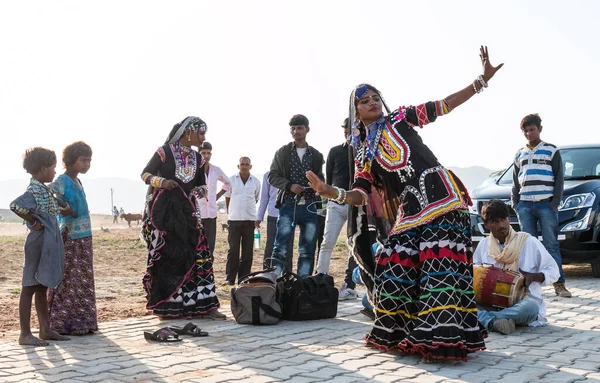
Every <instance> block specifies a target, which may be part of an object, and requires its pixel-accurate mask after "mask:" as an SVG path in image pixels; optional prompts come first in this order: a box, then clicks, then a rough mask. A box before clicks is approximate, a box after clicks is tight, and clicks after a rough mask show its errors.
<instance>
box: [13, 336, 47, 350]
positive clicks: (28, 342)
mask: <svg viewBox="0 0 600 383" xmlns="http://www.w3.org/2000/svg"><path fill="white" fill-rule="evenodd" d="M19 344H20V345H23V346H35V347H43V346H48V345H49V343H48V342H46V341H43V340H41V339H40V338H36V337H35V336H33V334H29V335H25V336H23V335H21V336H20V337H19Z"/></svg>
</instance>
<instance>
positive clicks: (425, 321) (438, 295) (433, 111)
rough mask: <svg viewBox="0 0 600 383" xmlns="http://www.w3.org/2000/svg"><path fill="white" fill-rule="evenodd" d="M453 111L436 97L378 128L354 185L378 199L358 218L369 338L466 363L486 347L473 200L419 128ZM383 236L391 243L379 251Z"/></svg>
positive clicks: (356, 250)
mask: <svg viewBox="0 0 600 383" xmlns="http://www.w3.org/2000/svg"><path fill="white" fill-rule="evenodd" d="M447 112H448V109H447V105H446V104H445V103H444V101H436V102H428V103H426V104H421V105H418V106H416V107H408V108H400V109H399V110H396V111H394V112H392V113H391V114H389V115H387V116H383V117H382V118H380V120H379V121H377V122H375V123H373V124H372V125H371V126H369V127H368V129H370V130H369V132H370V133H371V137H372V138H371V140H369V139H367V140H366V141H365V143H364V144H363V145H362V147H361V148H360V149H359V150H358V154H357V157H356V166H357V168H356V173H355V182H354V185H353V190H356V191H359V192H360V193H361V194H363V195H364V196H365V197H366V198H367V200H368V203H367V205H366V206H363V207H360V208H359V209H358V211H360V213H358V215H357V217H356V218H357V219H355V220H354V222H352V223H351V224H353V225H354V228H353V229H354V230H353V231H354V233H355V234H354V237H353V243H354V253H355V255H356V256H357V260H358V261H359V264H360V265H361V270H362V276H363V280H364V281H365V284H366V285H367V287H368V288H369V291H370V292H371V293H372V300H373V303H374V306H375V316H376V318H375V321H374V324H373V329H372V330H371V331H370V332H369V333H368V334H367V335H366V341H367V343H369V344H371V345H373V346H375V347H377V348H380V349H384V350H390V349H394V348H396V349H398V350H400V351H402V352H405V353H420V354H422V355H424V356H427V357H431V358H435V359H454V360H466V356H467V354H468V353H470V352H474V351H477V350H481V349H484V348H485V344H484V342H483V336H484V334H482V332H481V331H480V328H479V325H478V322H477V310H476V304H475V300H474V295H473V283H472V275H473V274H472V270H473V269H472V256H473V248H472V242H471V230H470V220H469V215H468V213H467V211H466V209H467V208H468V206H469V203H470V200H469V196H468V194H467V190H466V188H465V187H464V186H463V184H462V183H461V182H460V180H459V179H458V177H456V176H455V175H454V174H452V172H451V171H449V170H447V169H445V168H444V167H443V166H441V165H440V164H439V162H438V160H437V158H436V157H435V155H434V154H433V153H432V152H431V150H429V148H428V147H427V146H425V144H424V143H423V141H422V140H421V137H420V136H419V134H418V133H417V131H416V129H415V126H423V125H426V124H427V123H429V122H433V121H435V119H436V118H437V117H438V116H440V115H443V114H445V113H447ZM373 137H374V139H373ZM369 154H370V158H369ZM355 211H356V210H355ZM374 233H378V237H379V240H380V241H381V242H382V243H383V246H381V247H380V250H379V251H378V253H377V254H376V255H373V254H372V251H371V244H372V243H373V239H374Z"/></svg>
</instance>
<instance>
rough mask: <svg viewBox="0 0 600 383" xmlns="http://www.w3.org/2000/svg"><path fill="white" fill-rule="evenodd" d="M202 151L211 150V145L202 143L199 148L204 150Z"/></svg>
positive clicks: (205, 142) (206, 142)
mask: <svg viewBox="0 0 600 383" xmlns="http://www.w3.org/2000/svg"><path fill="white" fill-rule="evenodd" d="M204 149H206V150H212V145H211V144H210V142H208V141H204V142H203V143H202V146H201V147H200V150H204Z"/></svg>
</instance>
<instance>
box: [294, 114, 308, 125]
mask: <svg viewBox="0 0 600 383" xmlns="http://www.w3.org/2000/svg"><path fill="white" fill-rule="evenodd" d="M296 125H304V126H308V118H306V116H304V115H302V114H294V115H293V116H292V118H291V119H290V126H296Z"/></svg>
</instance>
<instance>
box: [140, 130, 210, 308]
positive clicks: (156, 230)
mask: <svg viewBox="0 0 600 383" xmlns="http://www.w3.org/2000/svg"><path fill="white" fill-rule="evenodd" d="M203 165H204V160H203V158H202V155H200V154H199V153H198V152H196V151H195V150H193V149H191V148H188V147H185V146H183V145H181V144H180V143H179V142H175V143H173V144H168V145H164V146H162V147H160V148H159V149H158V150H157V151H156V153H155V154H154V156H153V157H152V159H151V160H150V162H148V164H147V165H146V167H145V168H144V171H143V174H142V179H143V180H144V181H145V182H146V183H150V182H149V180H150V179H151V178H153V177H163V178H165V179H167V180H175V181H177V183H178V184H179V186H178V187H176V188H174V189H172V190H167V189H159V188H152V187H150V189H149V192H148V197H147V203H146V211H145V214H144V220H143V225H142V234H143V237H144V239H145V241H146V244H147V246H148V266H147V269H146V275H145V276H144V279H143V284H144V289H145V291H146V294H147V299H148V302H147V305H146V308H147V309H148V310H152V312H153V314H155V315H158V316H161V317H186V318H190V317H194V316H199V315H204V314H206V313H208V312H210V311H212V310H216V309H218V308H219V300H218V298H217V295H216V291H215V279H214V275H213V258H212V255H211V253H210V251H209V249H208V244H207V241H206V237H205V235H204V232H203V230H202V229H201V228H200V227H199V225H198V220H199V216H198V215H197V211H198V210H197V205H196V195H197V193H198V192H199V191H201V189H200V188H203V187H204V186H205V176H204V169H203V168H202V167H203Z"/></svg>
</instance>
